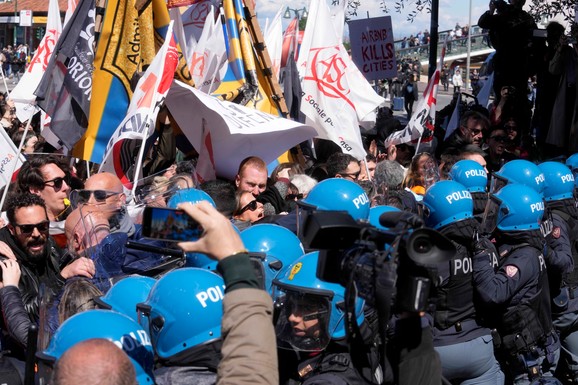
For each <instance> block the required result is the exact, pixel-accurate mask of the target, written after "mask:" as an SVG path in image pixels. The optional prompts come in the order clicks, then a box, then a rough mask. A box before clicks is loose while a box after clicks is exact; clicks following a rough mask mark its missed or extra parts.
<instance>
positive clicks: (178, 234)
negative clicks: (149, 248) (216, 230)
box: [142, 206, 203, 242]
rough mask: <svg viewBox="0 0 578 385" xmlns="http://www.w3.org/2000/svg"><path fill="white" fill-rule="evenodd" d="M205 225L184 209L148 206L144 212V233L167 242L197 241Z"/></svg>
mask: <svg viewBox="0 0 578 385" xmlns="http://www.w3.org/2000/svg"><path fill="white" fill-rule="evenodd" d="M202 233H203V227H202V226H201V225H200V224H199V223H198V222H197V221H195V220H194V219H193V218H191V217H190V216H189V215H188V214H187V213H185V212H184V211H183V210H178V209H169V208H166V207H151V206H147V207H145V209H144V212H143V222H142V235H143V237H145V238H153V239H159V240H162V241H167V242H186V241H196V240H197V239H199V238H200V236H201V234H202Z"/></svg>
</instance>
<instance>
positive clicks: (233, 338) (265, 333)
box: [217, 289, 279, 385]
mask: <svg viewBox="0 0 578 385" xmlns="http://www.w3.org/2000/svg"><path fill="white" fill-rule="evenodd" d="M223 310H224V313H223V322H222V326H221V327H222V330H221V335H222V338H223V347H222V348H221V353H222V355H223V358H222V360H221V362H220V364H219V367H218V371H217V374H218V380H217V384H218V385H225V384H231V385H233V384H234V385H243V384H247V385H270V384H274V385H278V384H279V371H278V368H277V344H276V338H275V330H274V328H273V321H272V314H273V303H272V301H271V297H270V296H269V295H268V294H267V292H265V291H264V290H260V289H237V290H234V291H231V292H230V293H227V294H226V295H225V298H224V300H223Z"/></svg>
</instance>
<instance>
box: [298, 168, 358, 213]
mask: <svg viewBox="0 0 578 385" xmlns="http://www.w3.org/2000/svg"><path fill="white" fill-rule="evenodd" d="M297 204H298V205H300V206H309V207H312V208H314V209H316V210H321V211H347V213H349V215H351V216H352V217H353V219H355V220H357V221H359V220H367V218H368V217H369V198H368V197H367V194H366V193H365V191H364V190H363V188H362V187H361V186H360V185H358V184H357V183H355V182H352V181H350V180H347V179H342V178H330V179H325V180H323V181H321V182H319V183H317V184H316V185H315V187H313V188H312V189H311V191H309V194H307V197H305V198H304V199H302V200H300V201H297Z"/></svg>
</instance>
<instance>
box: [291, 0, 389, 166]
mask: <svg viewBox="0 0 578 385" xmlns="http://www.w3.org/2000/svg"><path fill="white" fill-rule="evenodd" d="M307 20H308V22H307V26H306V28H305V35H304V37H303V42H302V44H301V51H300V53H299V61H298V63H297V67H298V69H299V76H300V78H301V87H302V89H303V92H302V100H301V112H303V114H305V116H306V117H307V120H306V121H307V123H308V124H311V125H313V126H314V127H315V128H316V129H317V133H318V134H319V137H321V138H323V139H328V140H331V141H333V142H335V143H336V144H338V145H339V146H340V147H341V148H342V150H343V152H344V153H348V154H351V155H353V156H354V157H355V158H357V159H359V160H361V159H363V158H365V155H366V153H365V150H364V148H363V144H362V141H361V133H360V130H359V121H360V120H361V119H363V118H364V117H365V116H367V115H368V114H369V113H370V112H371V111H372V110H374V109H375V108H377V107H378V106H379V105H381V104H383V103H384V102H385V100H384V99H383V98H382V97H381V96H379V95H377V94H376V93H375V91H374V90H373V89H372V88H371V86H370V85H369V83H368V82H367V81H366V80H365V78H364V77H363V75H362V74H361V73H360V72H359V70H358V69H357V67H356V66H355V64H353V62H352V61H351V59H350V58H349V55H348V54H347V51H346V50H345V48H344V47H343V44H342V42H341V37H340V36H338V35H337V34H336V31H335V28H334V26H333V23H332V21H331V14H330V11H329V7H328V6H327V4H326V3H325V2H324V1H321V0H313V1H312V2H311V8H310V11H309V16H308V19H307Z"/></svg>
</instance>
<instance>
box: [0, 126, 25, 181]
mask: <svg viewBox="0 0 578 385" xmlns="http://www.w3.org/2000/svg"><path fill="white" fill-rule="evenodd" d="M0 154H2V163H1V164H0V189H1V188H3V187H4V186H6V185H8V184H10V183H12V179H13V175H12V174H11V173H12V170H15V171H17V170H19V169H20V167H22V163H24V162H25V161H26V158H24V155H22V154H18V148H17V147H16V145H15V144H14V142H12V140H11V139H10V137H9V136H8V134H7V133H6V131H5V130H4V128H2V127H0ZM14 162H16V168H14Z"/></svg>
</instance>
